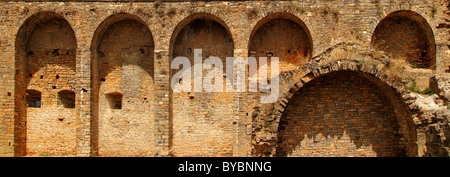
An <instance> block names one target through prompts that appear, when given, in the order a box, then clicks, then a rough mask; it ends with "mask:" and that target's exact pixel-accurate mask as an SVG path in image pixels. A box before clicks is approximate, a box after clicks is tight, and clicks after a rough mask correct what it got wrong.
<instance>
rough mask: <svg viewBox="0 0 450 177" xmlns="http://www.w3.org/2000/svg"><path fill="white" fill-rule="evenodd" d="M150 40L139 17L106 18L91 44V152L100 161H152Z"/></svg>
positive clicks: (152, 100)
mask: <svg viewBox="0 0 450 177" xmlns="http://www.w3.org/2000/svg"><path fill="white" fill-rule="evenodd" d="M154 48H155V45H154V39H153V35H152V33H151V31H150V29H149V28H148V26H147V24H146V23H145V22H144V21H143V20H141V19H140V18H139V17H137V16H135V15H132V14H128V13H118V14H114V15H112V16H110V17H108V18H106V19H105V20H104V21H103V22H102V23H101V24H100V25H99V26H98V27H97V30H96V31H95V33H94V36H93V38H92V44H91V54H92V64H91V68H92V69H91V71H92V74H91V80H92V97H91V109H92V120H91V125H92V128H91V131H92V138H91V147H92V149H93V150H92V151H93V152H92V153H91V154H94V155H100V156H153V155H154V154H153V149H154V146H155V145H154V142H155V141H154V131H153V129H154V102H155V92H154V87H155V86H154V79H153V78H154V50H155V49H154Z"/></svg>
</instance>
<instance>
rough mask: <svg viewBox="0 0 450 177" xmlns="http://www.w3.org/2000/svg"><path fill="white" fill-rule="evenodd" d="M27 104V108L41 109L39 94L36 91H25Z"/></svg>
mask: <svg viewBox="0 0 450 177" xmlns="http://www.w3.org/2000/svg"><path fill="white" fill-rule="evenodd" d="M26 99H27V104H28V107H32V108H40V107H41V92H40V91H37V90H27V96H26Z"/></svg>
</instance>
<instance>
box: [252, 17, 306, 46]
mask: <svg viewBox="0 0 450 177" xmlns="http://www.w3.org/2000/svg"><path fill="white" fill-rule="evenodd" d="M276 19H285V20H289V21H292V22H294V23H296V24H298V25H300V27H301V28H302V29H303V30H305V33H306V35H307V37H308V43H310V45H311V51H310V52H311V53H312V50H313V39H312V35H311V33H312V32H311V31H310V30H309V29H308V26H307V24H305V20H306V19H301V18H299V17H297V16H296V15H294V14H293V13H289V12H271V13H267V14H265V15H264V16H263V17H262V18H261V19H258V20H256V24H254V25H253V26H251V27H252V29H253V30H252V31H251V33H250V38H249V41H248V46H247V47H248V48H250V45H251V42H252V38H253V36H254V35H255V33H256V32H257V31H258V29H259V28H260V27H261V26H263V25H264V24H266V23H268V22H270V21H272V20H276ZM307 22H309V21H307Z"/></svg>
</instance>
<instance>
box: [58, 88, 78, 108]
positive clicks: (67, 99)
mask: <svg viewBox="0 0 450 177" xmlns="http://www.w3.org/2000/svg"><path fill="white" fill-rule="evenodd" d="M58 105H59V107H63V108H75V92H73V91H71V90H61V91H59V92H58Z"/></svg>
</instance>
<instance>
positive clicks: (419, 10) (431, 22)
mask: <svg viewBox="0 0 450 177" xmlns="http://www.w3.org/2000/svg"><path fill="white" fill-rule="evenodd" d="M430 8H431V7H430ZM427 10H430V11H431V9H427V8H424V9H422V8H411V6H389V7H386V8H383V9H382V10H380V11H379V12H378V15H377V16H375V17H374V18H372V19H373V21H372V22H371V23H370V27H369V35H370V36H373V33H374V32H375V29H376V27H377V26H378V24H379V23H380V22H381V20H383V19H384V18H386V17H387V16H388V15H390V14H392V13H394V12H398V11H408V12H411V14H413V15H415V16H420V17H422V18H423V19H424V20H425V21H423V22H426V23H427V24H428V25H429V26H430V27H431V26H436V25H437V24H436V23H435V21H434V20H433V18H432V17H430V16H429V15H427V13H426V11H427ZM431 30H432V33H433V34H437V33H436V29H435V28H431Z"/></svg>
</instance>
